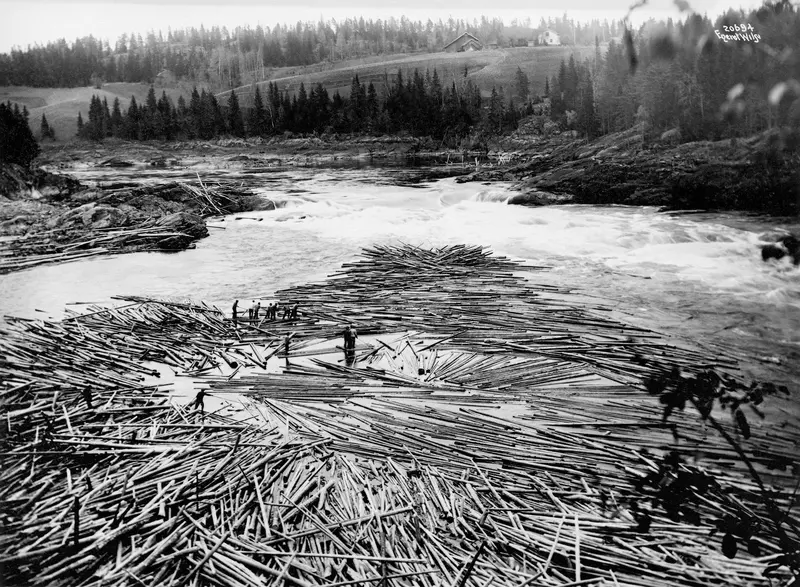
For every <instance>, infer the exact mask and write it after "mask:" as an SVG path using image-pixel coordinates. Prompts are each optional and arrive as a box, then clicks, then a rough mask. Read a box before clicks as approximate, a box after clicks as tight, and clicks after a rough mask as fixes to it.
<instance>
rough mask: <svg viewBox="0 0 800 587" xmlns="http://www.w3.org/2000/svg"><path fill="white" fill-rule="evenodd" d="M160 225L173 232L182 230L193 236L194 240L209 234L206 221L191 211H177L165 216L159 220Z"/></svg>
mask: <svg viewBox="0 0 800 587" xmlns="http://www.w3.org/2000/svg"><path fill="white" fill-rule="evenodd" d="M158 225H159V226H161V227H163V228H165V229H167V230H170V231H172V232H182V233H183V234H186V235H188V236H190V237H192V240H193V239H197V238H205V237H207V236H208V228H206V223H205V221H204V220H203V219H202V218H201V217H200V216H198V215H197V214H192V213H190V212H176V213H175V214H170V215H168V216H164V217H163V218H160V219H159V220H158ZM190 242H191V241H190Z"/></svg>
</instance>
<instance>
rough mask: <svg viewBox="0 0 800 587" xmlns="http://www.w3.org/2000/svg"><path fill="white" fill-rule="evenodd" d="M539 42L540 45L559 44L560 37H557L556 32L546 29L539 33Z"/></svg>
mask: <svg viewBox="0 0 800 587" xmlns="http://www.w3.org/2000/svg"><path fill="white" fill-rule="evenodd" d="M539 44H540V45H560V44H561V39H560V38H559V37H558V33H557V32H555V31H554V30H551V29H547V30H545V31H544V32H542V33H539Z"/></svg>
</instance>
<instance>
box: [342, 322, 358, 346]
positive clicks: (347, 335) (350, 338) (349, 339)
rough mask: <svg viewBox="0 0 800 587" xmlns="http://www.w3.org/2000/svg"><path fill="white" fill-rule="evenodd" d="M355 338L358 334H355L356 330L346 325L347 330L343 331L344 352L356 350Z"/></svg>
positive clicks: (350, 325)
mask: <svg viewBox="0 0 800 587" xmlns="http://www.w3.org/2000/svg"><path fill="white" fill-rule="evenodd" d="M357 338H358V334H357V333H356V329H355V328H353V325H352V324H348V325H347V328H345V329H344V350H345V351H349V350H354V349H355V348H356V339H357Z"/></svg>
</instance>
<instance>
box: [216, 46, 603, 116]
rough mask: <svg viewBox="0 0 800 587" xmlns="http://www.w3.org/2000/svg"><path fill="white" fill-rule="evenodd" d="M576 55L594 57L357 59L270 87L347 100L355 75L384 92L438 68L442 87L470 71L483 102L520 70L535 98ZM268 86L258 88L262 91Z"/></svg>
mask: <svg viewBox="0 0 800 587" xmlns="http://www.w3.org/2000/svg"><path fill="white" fill-rule="evenodd" d="M570 55H574V56H575V59H576V61H581V60H583V59H585V58H590V57H592V56H593V55H594V47H566V46H563V47H515V48H511V49H497V50H487V51H475V52H469V53H425V54H418V55H408V54H398V55H387V56H384V57H382V58H375V57H373V58H368V59H358V60H352V61H343V62H339V63H334V64H327V66H322V65H320V64H317V65H313V66H309V67H308V68H302V67H296V68H283V69H280V70H275V71H273V72H272V77H271V78H270V79H268V80H267V81H272V82H275V83H277V84H278V87H279V88H280V89H281V90H287V91H290V92H295V91H297V89H298V88H299V87H300V83H301V82H302V83H304V84H305V85H306V88H307V89H308V88H309V87H310V86H311V85H316V84H317V83H322V85H323V86H325V88H326V89H327V90H328V92H329V93H330V94H333V92H334V91H336V90H338V91H339V93H340V94H341V95H342V96H344V97H347V96H348V95H349V93H350V83H351V80H352V79H353V77H354V76H355V75H356V74H357V75H358V78H359V81H361V82H362V83H369V82H373V83H374V84H375V87H376V89H378V91H379V92H382V91H383V89H384V85H385V74H387V73H388V74H389V78H390V80H391V79H393V78H394V76H395V75H396V73H397V71H398V69H399V70H402V71H403V74H404V75H405V74H406V73H413V71H414V69H418V70H419V71H420V72H425V70H431V71H433V69H434V68H435V69H436V70H437V71H438V72H439V78H440V79H441V80H442V82H443V83H448V84H449V83H450V82H451V81H452V80H453V79H454V78H455V79H461V78H462V77H463V75H464V68H465V66H466V68H467V71H468V76H469V78H470V79H472V80H473V81H475V82H476V83H477V84H478V86H479V87H480V88H481V92H482V93H483V94H484V95H485V96H487V97H488V96H489V95H490V94H491V91H492V86H503V87H505V88H506V89H507V90H511V88H512V87H513V86H514V74H515V73H516V71H517V67H520V68H521V69H522V70H523V71H524V72H525V73H526V74H527V75H528V78H529V79H530V81H531V91H532V92H533V93H535V94H542V93H543V92H544V83H545V78H547V77H550V76H552V75H555V74H558V67H559V65H560V63H561V60H562V59H563V60H564V61H567V60H569V57H570ZM266 83H267V82H263V83H261V84H260V85H261V86H262V87H263V86H265V85H266ZM251 88H252V85H251V84H247V85H244V86H242V87H240V88H237V90H236V93H237V95H239V96H240V99H241V101H242V103H243V104H244V105H247V104H249V96H250V93H251ZM223 95H224V94H223Z"/></svg>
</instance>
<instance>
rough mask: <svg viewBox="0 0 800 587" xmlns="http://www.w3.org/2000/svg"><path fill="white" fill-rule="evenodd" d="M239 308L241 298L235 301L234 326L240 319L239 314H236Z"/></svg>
mask: <svg viewBox="0 0 800 587" xmlns="http://www.w3.org/2000/svg"><path fill="white" fill-rule="evenodd" d="M238 308H239V300H236V301H235V302H233V313H232V316H233V325H234V326H236V324H237V320H238V316H237V315H236V312H237V311H238Z"/></svg>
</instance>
